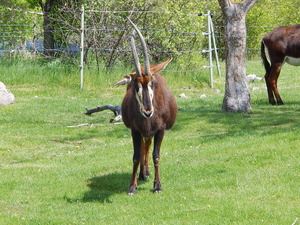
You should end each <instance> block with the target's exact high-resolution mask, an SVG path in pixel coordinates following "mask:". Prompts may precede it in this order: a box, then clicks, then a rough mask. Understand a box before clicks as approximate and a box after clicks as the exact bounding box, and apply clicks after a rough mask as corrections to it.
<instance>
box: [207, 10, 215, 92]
mask: <svg viewBox="0 0 300 225" xmlns="http://www.w3.org/2000/svg"><path fill="white" fill-rule="evenodd" d="M207 29H208V54H209V73H210V87H211V88H214V74H213V63H212V48H211V17H210V11H209V10H208V11H207Z"/></svg>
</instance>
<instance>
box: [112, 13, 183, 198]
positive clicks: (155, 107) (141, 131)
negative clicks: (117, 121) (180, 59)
mask: <svg viewBox="0 0 300 225" xmlns="http://www.w3.org/2000/svg"><path fill="white" fill-rule="evenodd" d="M129 21H130V23H131V24H132V26H133V27H134V33H135V32H136V33H137V34H138V36H139V38H140V40H141V43H142V47H143V54H144V64H145V67H144V68H143V67H141V66H140V63H139V58H138V54H137V51H136V47H135V39H134V33H133V34H132V35H131V49H132V53H133V56H134V65H135V69H136V71H135V72H133V73H131V74H128V75H126V76H124V77H123V78H122V79H121V80H120V81H119V82H117V83H115V85H124V84H128V85H127V91H126V95H125V97H124V99H123V102H122V117H123V121H124V124H125V125H126V127H128V128H130V129H131V135H132V140H133V148H134V154H133V172H132V179H131V181H130V186H129V189H128V192H127V193H128V194H129V195H133V194H135V192H136V189H137V171H138V167H139V165H140V173H139V179H140V180H145V179H146V178H147V177H148V176H149V170H148V161H149V150H150V145H151V142H152V138H153V137H154V150H153V153H152V156H153V162H154V169H155V176H154V189H153V191H154V192H160V191H161V183H160V173H159V161H160V147H161V143H162V140H163V137H164V131H165V130H168V129H170V128H171V127H172V126H173V124H174V122H175V119H176V115H177V105H176V101H175V98H174V96H173V94H172V93H171V92H170V90H169V89H168V87H167V85H166V82H165V79H164V78H163V77H162V76H161V75H160V74H158V72H160V71H161V70H163V69H164V68H165V67H166V66H167V64H168V63H169V62H170V61H171V59H169V60H167V61H166V62H163V63H161V64H158V65H155V66H154V65H150V63H149V58H148V53H147V46H146V43H145V40H144V38H143V36H142V34H141V32H140V31H139V29H138V28H137V26H136V25H135V24H134V23H133V22H132V21H131V20H130V19H129Z"/></svg>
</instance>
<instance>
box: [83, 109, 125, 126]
mask: <svg viewBox="0 0 300 225" xmlns="http://www.w3.org/2000/svg"><path fill="white" fill-rule="evenodd" d="M84 108H85V109H86V112H85V115H92V113H95V112H101V111H103V110H107V109H109V110H111V111H112V112H113V113H114V114H115V116H116V117H115V118H113V119H111V120H110V123H113V122H116V121H119V120H122V112H121V107H120V106H118V105H104V106H97V107H96V108H93V109H89V108H86V107H84Z"/></svg>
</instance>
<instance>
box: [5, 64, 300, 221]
mask: <svg viewBox="0 0 300 225" xmlns="http://www.w3.org/2000/svg"><path fill="white" fill-rule="evenodd" d="M27 66H28V67H29V68H30V70H27V69H26V68H27ZM27 66H26V64H25V63H24V64H21V65H19V64H16V65H14V67H9V66H8V65H6V66H4V65H2V67H1V68H2V69H1V71H2V73H1V74H0V80H1V81H3V82H4V83H5V84H6V85H7V87H8V88H9V89H10V91H12V92H13V93H14V94H15V96H16V103H15V104H13V105H8V106H1V107H0V132H1V138H0V158H1V160H0V176H1V180H0V182H1V184H0V185H1V192H0V222H1V224H197V223H198V224H292V223H293V221H295V219H296V218H297V217H299V215H300V214H299V213H300V211H299V170H300V161H299V157H300V153H299V151H298V150H299V144H300V140H299V132H300V122H299V118H300V117H299V116H300V104H299V103H300V100H299V99H300V95H299V94H298V93H299V88H298V87H299V84H300V78H299V76H296V75H294V74H297V68H296V67H289V66H287V67H286V68H285V67H284V69H283V71H282V74H281V77H280V78H279V86H280V88H281V89H280V90H281V95H282V98H283V100H284V101H285V103H286V104H285V105H283V106H271V105H269V104H268V101H267V94H266V90H265V84H264V82H263V81H261V82H257V83H251V84H250V85H251V87H256V88H255V89H253V88H250V90H251V91H250V92H251V99H252V112H251V113H248V114H240V113H236V114H228V113H222V112H221V105H222V100H223V94H224V85H223V83H224V77H221V78H218V77H217V76H216V78H215V88H214V89H210V88H209V84H208V80H209V79H208V78H207V73H203V74H200V75H199V80H198V81H197V82H198V83H197V82H195V83H191V82H192V79H193V77H186V76H189V74H174V73H170V72H168V71H166V72H165V73H164V74H165V76H166V79H167V81H168V83H169V84H170V85H169V86H170V88H171V89H172V91H173V92H174V93H175V95H176V99H177V102H178V106H179V114H178V119H177V122H176V124H175V126H174V128H173V129H172V130H171V131H168V132H167V133H166V136H165V139H164V142H163V145H162V150H161V151H162V153H161V154H162V155H161V158H162V159H161V179H162V185H163V192H162V193H161V194H153V193H152V192H151V189H152V185H153V181H152V179H153V176H151V177H150V178H149V180H148V181H146V182H140V183H139V188H138V190H137V194H136V195H134V196H131V197H129V196H127V195H126V191H127V188H128V185H129V180H130V176H131V171H132V153H133V150H132V143H131V137H130V132H129V131H128V130H127V129H126V128H125V126H124V125H122V124H110V123H109V120H110V118H112V117H113V113H111V112H101V113H96V114H93V115H92V116H86V115H84V114H83V112H84V111H85V109H84V107H89V108H93V107H96V106H98V105H105V104H114V105H117V104H120V103H121V101H122V98H123V95H124V93H125V87H113V86H112V85H111V84H112V83H113V82H115V81H116V80H118V79H119V78H120V77H122V76H123V75H125V74H126V73H128V72H130V71H125V73H124V72H123V71H119V70H118V71H112V72H110V73H106V72H104V71H100V72H99V71H96V70H95V71H92V70H90V71H86V73H85V75H86V78H85V88H84V90H83V91H80V90H79V83H78V81H79V77H78V76H79V75H78V74H79V73H77V72H78V71H77V70H75V71H64V72H58V71H60V70H57V69H55V70H52V69H46V70H44V72H41V71H38V68H39V66H40V65H34V64H33V65H27ZM3 68H4V69H3ZM20 68H21V69H22V70H21V72H20V71H19V69H20ZM4 70H5V72H3V71H4ZM26 71H30V72H26ZM248 73H249V74H250V73H255V74H256V75H257V76H262V75H261V74H262V73H263V68H262V66H261V64H260V62H250V63H249V64H248ZM40 76H42V77H40ZM51 76H52V77H51ZM56 76H57V77H56ZM202 76H205V77H204V78H203V79H202V78H201V77H202ZM54 77H55V78H54ZM197 86H199V87H200V88H198V87H197ZM215 89H219V90H220V91H221V92H219V91H216V90H215ZM181 93H185V94H186V96H187V97H188V98H186V99H184V98H179V97H178V95H179V94H181ZM203 94H205V95H206V98H200V96H201V95H203ZM85 123H86V124H88V125H87V126H83V127H70V126H74V125H75V126H76V125H78V124H85ZM150 172H152V174H153V166H152V165H151V168H150Z"/></svg>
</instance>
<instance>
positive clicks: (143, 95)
mask: <svg viewBox="0 0 300 225" xmlns="http://www.w3.org/2000/svg"><path fill="white" fill-rule="evenodd" d="M133 82H134V93H135V98H136V100H137V102H138V105H139V110H140V113H141V114H142V116H143V117H145V118H150V117H151V116H152V115H153V113H154V107H153V97H154V91H153V81H152V76H141V77H137V78H136V79H135V80H134V81H133Z"/></svg>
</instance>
